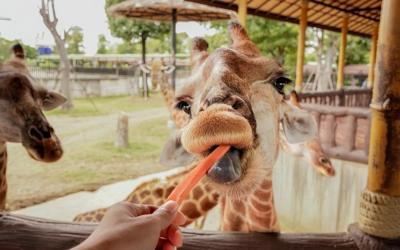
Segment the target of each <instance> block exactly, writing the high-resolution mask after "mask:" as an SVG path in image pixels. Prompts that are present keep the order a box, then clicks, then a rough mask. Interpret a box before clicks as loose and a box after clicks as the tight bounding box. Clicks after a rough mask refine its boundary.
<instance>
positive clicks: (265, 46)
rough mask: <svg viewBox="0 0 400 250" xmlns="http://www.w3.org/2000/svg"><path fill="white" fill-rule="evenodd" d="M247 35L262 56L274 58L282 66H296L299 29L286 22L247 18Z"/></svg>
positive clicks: (255, 17) (254, 17) (253, 17)
mask: <svg viewBox="0 0 400 250" xmlns="http://www.w3.org/2000/svg"><path fill="white" fill-rule="evenodd" d="M246 23H247V33H248V34H249V36H250V39H251V40H252V41H253V42H254V43H256V44H257V45H258V47H259V48H260V51H261V53H262V54H263V55H265V56H268V57H272V58H275V59H276V60H278V61H279V62H281V63H282V64H283V65H284V66H294V65H295V64H296V54H297V53H296V50H297V37H298V32H299V28H298V25H294V24H291V23H287V22H281V21H275V20H271V19H266V18H262V17H257V16H252V15H248V16H247V20H246Z"/></svg>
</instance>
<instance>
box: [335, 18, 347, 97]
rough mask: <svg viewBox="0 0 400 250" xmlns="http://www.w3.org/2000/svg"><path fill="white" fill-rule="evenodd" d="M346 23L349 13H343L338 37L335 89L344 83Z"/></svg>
mask: <svg viewBox="0 0 400 250" xmlns="http://www.w3.org/2000/svg"><path fill="white" fill-rule="evenodd" d="M348 23H349V15H348V14H347V13H343V22H342V36H341V39H340V51H339V64H338V75H337V84H336V89H342V88H343V84H344V64H345V61H346V43H347V30H348Z"/></svg>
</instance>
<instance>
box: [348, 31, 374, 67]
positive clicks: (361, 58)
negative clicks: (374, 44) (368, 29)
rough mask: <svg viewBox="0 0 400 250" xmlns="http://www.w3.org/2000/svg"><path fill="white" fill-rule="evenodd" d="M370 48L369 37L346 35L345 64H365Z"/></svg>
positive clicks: (367, 60) (367, 61)
mask: <svg viewBox="0 0 400 250" xmlns="http://www.w3.org/2000/svg"><path fill="white" fill-rule="evenodd" d="M370 49H371V39H369V38H364V37H358V36H352V35H348V36H347V44H346V64H367V63H369V54H370Z"/></svg>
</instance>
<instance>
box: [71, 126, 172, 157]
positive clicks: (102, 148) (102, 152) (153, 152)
mask: <svg viewBox="0 0 400 250" xmlns="http://www.w3.org/2000/svg"><path fill="white" fill-rule="evenodd" d="M166 123H167V120H166V119H165V118H158V119H155V120H152V121H146V122H141V123H139V124H136V125H132V126H129V146H128V147H127V148H116V147H114V135H108V136H103V137H101V138H99V140H98V141H96V142H93V143H90V144H89V145H87V146H85V147H84V148H85V150H79V151H77V152H76V153H75V157H77V159H78V160H84V161H88V160H89V161H92V162H98V163H102V164H111V163H113V162H117V161H123V162H130V161H137V162H141V161H158V158H159V157H160V153H161V150H162V148H163V146H164V144H165V142H166V141H167V139H168V138H169V136H170V135H171V134H172V133H173V132H174V131H172V130H170V129H168V128H167V125H166Z"/></svg>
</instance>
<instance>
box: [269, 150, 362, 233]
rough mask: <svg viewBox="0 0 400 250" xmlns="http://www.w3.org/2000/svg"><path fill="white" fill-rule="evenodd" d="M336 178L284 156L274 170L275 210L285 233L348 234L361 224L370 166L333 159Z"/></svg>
mask: <svg viewBox="0 0 400 250" xmlns="http://www.w3.org/2000/svg"><path fill="white" fill-rule="evenodd" d="M331 162H332V165H333V166H334V168H335V171H336V176H334V177H333V178H329V177H323V176H320V175H319V174H317V173H316V172H315V171H314V169H313V167H312V166H311V165H309V164H308V163H306V162H305V161H302V160H299V159H297V158H296V157H293V156H291V155H288V154H287V153H285V152H281V153H280V155H279V158H278V160H277V163H276V165H275V168H274V174H273V178H274V179H273V181H274V183H273V188H274V194H275V206H276V210H277V212H278V218H279V221H280V224H281V229H282V231H283V232H338V231H341V232H345V231H347V226H348V225H349V224H350V223H353V222H356V221H358V213H359V201H360V193H361V191H362V190H363V189H364V188H365V186H366V181H367V165H365V164H359V163H353V162H348V161H342V160H336V159H331Z"/></svg>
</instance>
